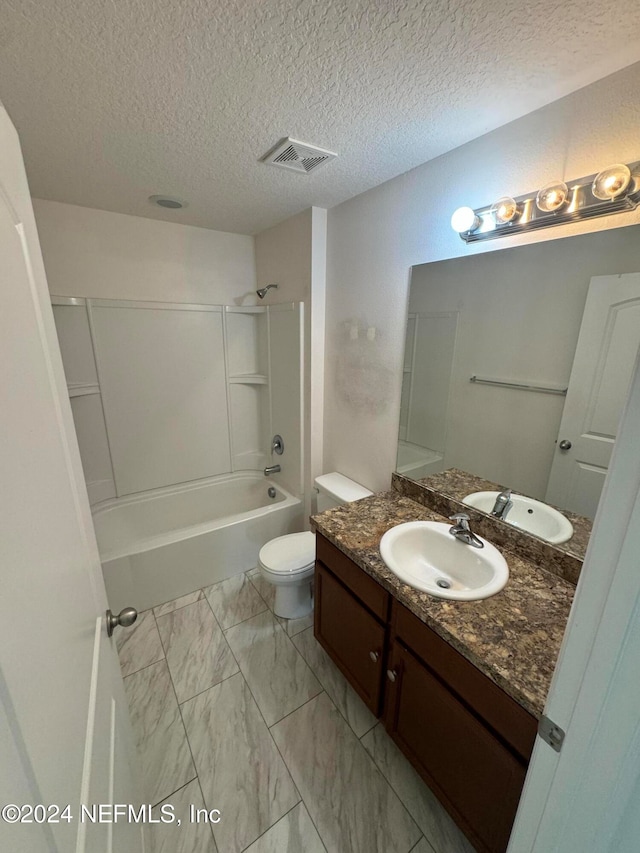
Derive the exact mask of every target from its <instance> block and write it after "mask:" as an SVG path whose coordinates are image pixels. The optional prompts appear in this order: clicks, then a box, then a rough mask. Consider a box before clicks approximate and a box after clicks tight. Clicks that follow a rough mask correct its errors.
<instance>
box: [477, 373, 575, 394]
mask: <svg viewBox="0 0 640 853" xmlns="http://www.w3.org/2000/svg"><path fill="white" fill-rule="evenodd" d="M469 382H475V383H476V384H477V385H498V386H500V387H501V388H517V389H519V390H520V391H537V392H538V393H540V394H559V395H560V396H562V397H566V396H567V389H566V388H549V387H548V386H546V385H529V384H527V383H524V382H504V381H503V380H502V379H483V378H482V377H480V376H472V377H471V378H470V379H469Z"/></svg>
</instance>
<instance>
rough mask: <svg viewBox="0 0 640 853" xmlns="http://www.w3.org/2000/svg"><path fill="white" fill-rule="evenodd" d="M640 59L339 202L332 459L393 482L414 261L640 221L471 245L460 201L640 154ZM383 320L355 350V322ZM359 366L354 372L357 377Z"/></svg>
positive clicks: (331, 331) (330, 384)
mask: <svg viewBox="0 0 640 853" xmlns="http://www.w3.org/2000/svg"><path fill="white" fill-rule="evenodd" d="M638 127H640V63H639V64H635V65H632V66H630V67H629V68H627V69H625V70H623V71H621V72H619V73H617V74H614V75H612V76H610V77H607V78H604V79H603V80H600V81H598V82H597V83H595V84H593V85H592V86H588V87H586V88H585V89H581V90H580V91H578V92H575V93H574V94H572V95H570V96H569V97H567V98H563V99H562V100H560V101H556V102H555V103H554V104H551V105H550V106H548V107H544V108H543V109H541V110H538V111H537V112H535V113H532V114H531V115H529V116H525V117H524V118H522V119H519V120H518V121H516V122H513V123H511V124H509V125H506V126H505V127H503V128H501V129H499V130H497V131H494V132H493V133H490V134H487V135H486V136H484V137H481V138H480V139H477V140H474V141H473V142H470V143H468V144H467V145H464V146H462V147H461V148H458V149H456V150H455V151H452V152H450V153H449V154H446V155H444V156H443V157H440V158H438V159H436V160H433V161H431V162H429V163H426V164H424V165H423V166H420V167H418V168H417V169H414V170H412V171H411V172H408V173H406V174H405V175H402V176H400V177H398V178H395V179H394V180H392V181H388V182H387V183H386V184H383V185H381V186H380V187H376V188H375V189H373V190H370V191H369V192H367V193H363V194H362V195H360V196H357V197H356V198H354V199H351V200H350V201H348V202H345V203H344V204H342V205H339V206H338V207H335V208H333V209H332V210H330V211H329V217H328V255H327V316H326V322H327V330H326V341H327V344H326V345H327V359H326V364H325V370H326V377H325V409H324V410H325V421H324V423H325V431H324V440H325V468H326V469H327V470H334V469H335V470H338V471H342V472H343V473H344V474H346V475H348V476H350V477H352V478H354V479H355V480H357V481H359V482H361V483H362V484H363V485H365V486H367V487H369V488H370V489H383V488H388V486H389V479H390V474H391V471H392V470H393V468H394V464H395V455H396V438H397V430H398V419H399V409H400V391H401V368H402V353H403V346H404V333H405V318H406V310H407V298H408V288H409V273H410V267H411V266H412V265H413V264H420V263H425V262H427V261H434V260H440V259H443V258H448V257H455V256H459V255H471V254H473V253H475V252H486V251H496V250H499V249H501V248H506V247H508V246H513V245H517V244H518V243H525V242H538V241H544V240H550V239H557V238H558V237H561V236H568V235H570V234H578V233H586V232H589V231H595V230H601V229H607V228H616V227H619V226H622V225H630V224H634V223H637V222H640V210H638V211H634V212H633V213H627V214H619V215H614V216H609V217H604V218H602V219H598V220H596V221H591V222H583V223H578V224H572V225H565V226H559V227H558V228H555V229H552V230H551V231H546V232H544V231H543V232H538V233H532V234H528V235H524V236H520V237H517V238H511V239H499V240H492V241H489V242H487V243H484V244H475V245H474V246H466V245H465V244H464V243H463V242H462V241H461V240H460V238H459V237H458V236H457V235H456V234H455V233H454V232H453V231H452V230H451V227H450V225H449V220H450V217H451V213H452V212H453V210H455V209H456V208H457V207H459V206H460V205H463V204H468V205H470V206H471V207H480V206H481V205H484V204H487V203H490V202H491V201H493V200H495V199H496V198H498V197H499V196H501V195H504V194H510V195H520V194H522V193H525V192H530V191H531V190H533V189H535V188H537V187H539V186H541V185H542V184H543V183H546V182H547V181H549V180H552V179H555V178H566V179H568V180H570V179H572V178H578V177H581V176H582V175H587V174H590V173H592V172H595V171H598V169H600V168H603V167H604V166H607V165H609V164H610V163H612V162H613V163H615V162H630V161H633V160H637V159H640V136H639V135H638ZM355 323H358V324H359V325H360V327H364V328H368V327H371V326H373V327H375V328H376V330H377V331H376V337H375V342H374V343H375V345H374V346H371V347H369V348H368V349H367V350H363V351H362V352H360V354H359V356H358V358H355V356H354V354H353V351H352V350H350V348H349V340H350V338H349V334H348V328H349V326H350V325H353V324H355ZM349 376H352V377H353V381H349V379H348V377H349Z"/></svg>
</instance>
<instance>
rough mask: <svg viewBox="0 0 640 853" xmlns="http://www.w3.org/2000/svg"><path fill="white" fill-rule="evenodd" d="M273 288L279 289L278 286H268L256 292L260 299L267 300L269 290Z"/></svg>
mask: <svg viewBox="0 0 640 853" xmlns="http://www.w3.org/2000/svg"><path fill="white" fill-rule="evenodd" d="M271 287H275V289H276V290H277V289H278V285H277V284H268V285H267V286H266V287H261V288H260V290H256V293H257V294H258V296H259V297H260V299H264V298H265V296H266V295H267V290H269V288H271Z"/></svg>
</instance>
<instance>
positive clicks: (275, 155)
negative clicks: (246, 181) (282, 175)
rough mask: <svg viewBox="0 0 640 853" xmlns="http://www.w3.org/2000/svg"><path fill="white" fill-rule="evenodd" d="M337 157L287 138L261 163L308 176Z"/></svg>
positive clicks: (322, 149)
mask: <svg viewBox="0 0 640 853" xmlns="http://www.w3.org/2000/svg"><path fill="white" fill-rule="evenodd" d="M337 156H338V155H337V154H334V153H333V151H325V149H324V148H318V147H317V146H315V145H307V143H306V142H298V140H297V139H291V138H290V137H287V138H286V139H283V140H282V141H281V142H279V143H278V144H277V145H276V147H275V148H272V149H271V151H269V153H268V154H265V156H264V157H263V158H262V161H263V163H271V165H272V166H281V167H282V168H283V169H293V171H294V172H306V173H307V174H308V173H309V172H313V171H315V170H316V169H318V168H320V166H322V164H323V163H327V162H328V161H329V160H334V159H335V158H336V157H337Z"/></svg>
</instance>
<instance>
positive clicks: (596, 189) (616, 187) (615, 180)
mask: <svg viewBox="0 0 640 853" xmlns="http://www.w3.org/2000/svg"><path fill="white" fill-rule="evenodd" d="M630 182H631V169H630V168H629V167H628V166H625V164H624V163H616V165H615V166H607V168H606V169H603V170H602V171H601V172H598V174H597V175H596V179H595V181H594V182H593V186H592V187H591V192H592V193H593V194H594V196H595V197H596V198H599V199H601V200H602V201H611V199H614V198H617V197H618V196H619V195H622V193H623V192H624V191H625V190H626V189H627V187H628V186H629V183H630Z"/></svg>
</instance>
